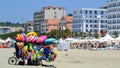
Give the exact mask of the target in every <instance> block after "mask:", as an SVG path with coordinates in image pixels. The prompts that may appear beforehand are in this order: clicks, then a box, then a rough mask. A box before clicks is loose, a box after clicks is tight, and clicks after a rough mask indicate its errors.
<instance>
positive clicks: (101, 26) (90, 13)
mask: <svg viewBox="0 0 120 68" xmlns="http://www.w3.org/2000/svg"><path fill="white" fill-rule="evenodd" d="M106 13H107V9H102V8H98V9H95V8H81V9H77V10H74V11H73V21H72V32H78V33H79V32H89V31H90V32H92V33H95V32H97V33H99V34H100V31H101V30H103V31H107V14H106Z"/></svg>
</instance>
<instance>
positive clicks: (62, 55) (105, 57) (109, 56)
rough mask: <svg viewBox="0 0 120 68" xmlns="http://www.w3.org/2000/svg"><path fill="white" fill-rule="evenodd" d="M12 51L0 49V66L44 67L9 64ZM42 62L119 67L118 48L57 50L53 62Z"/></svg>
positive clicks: (69, 67) (60, 67)
mask: <svg viewBox="0 0 120 68" xmlns="http://www.w3.org/2000/svg"><path fill="white" fill-rule="evenodd" d="M13 52H15V50H14V48H6V49H2V48H1V49H0V68H46V67H45V66H29V65H23V66H22V65H9V64H8V58H9V57H11V56H13ZM44 64H46V65H54V66H55V67H57V68H120V50H101V51H90V50H80V49H71V50H68V51H58V56H57V58H56V60H55V61H54V62H51V63H48V62H47V63H46V62H44ZM47 68H51V67H47Z"/></svg>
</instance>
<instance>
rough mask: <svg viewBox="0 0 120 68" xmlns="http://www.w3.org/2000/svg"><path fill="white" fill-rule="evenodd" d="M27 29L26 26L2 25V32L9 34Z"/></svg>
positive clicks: (0, 30)
mask: <svg viewBox="0 0 120 68" xmlns="http://www.w3.org/2000/svg"><path fill="white" fill-rule="evenodd" d="M19 31H25V30H24V27H10V26H0V34H8V33H11V32H19Z"/></svg>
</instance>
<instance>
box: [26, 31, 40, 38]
mask: <svg viewBox="0 0 120 68" xmlns="http://www.w3.org/2000/svg"><path fill="white" fill-rule="evenodd" d="M30 35H33V36H35V37H36V36H38V35H37V33H36V32H29V33H27V34H26V37H29V36H30Z"/></svg>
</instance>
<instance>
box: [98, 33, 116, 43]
mask: <svg viewBox="0 0 120 68" xmlns="http://www.w3.org/2000/svg"><path fill="white" fill-rule="evenodd" d="M113 40H114V38H113V37H111V36H110V35H109V34H106V35H105V36H104V37H103V38H100V39H99V42H108V41H113Z"/></svg>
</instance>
